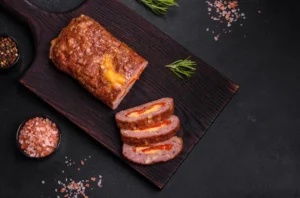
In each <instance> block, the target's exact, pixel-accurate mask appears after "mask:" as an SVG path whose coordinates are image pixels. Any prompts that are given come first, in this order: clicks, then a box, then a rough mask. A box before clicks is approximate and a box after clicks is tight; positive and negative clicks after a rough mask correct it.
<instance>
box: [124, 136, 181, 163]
mask: <svg viewBox="0 0 300 198" xmlns="http://www.w3.org/2000/svg"><path fill="white" fill-rule="evenodd" d="M182 148H183V141H182V139H181V138H180V137H176V136H174V137H172V138H171V139H169V140H166V141H164V142H160V143H156V144H152V145H149V146H146V147H145V146H144V147H136V146H131V145H128V144H124V145H123V156H124V157H125V158H126V159H128V160H130V161H132V162H135V163H137V164H143V165H149V164H155V163H158V162H167V161H169V160H171V159H173V158H175V157H176V156H178V155H179V154H180V152H181V151H182Z"/></svg>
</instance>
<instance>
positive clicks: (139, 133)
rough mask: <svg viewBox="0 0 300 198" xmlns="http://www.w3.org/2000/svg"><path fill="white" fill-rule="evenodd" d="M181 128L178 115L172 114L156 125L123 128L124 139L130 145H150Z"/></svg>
mask: <svg viewBox="0 0 300 198" xmlns="http://www.w3.org/2000/svg"><path fill="white" fill-rule="evenodd" d="M179 128H180V121H179V119H178V117H177V116H174V115H172V116H171V117H169V118H168V119H166V120H163V121H161V122H159V123H157V124H155V125H152V126H149V127H144V128H139V129H135V130H130V129H121V137H122V141H123V142H124V143H126V144H130V145H149V144H154V143H157V142H162V141H165V140H167V139H170V138H171V137H173V136H174V135H175V134H176V133H177V132H178V130H179Z"/></svg>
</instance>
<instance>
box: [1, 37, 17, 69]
mask: <svg viewBox="0 0 300 198" xmlns="http://www.w3.org/2000/svg"><path fill="white" fill-rule="evenodd" d="M0 37H8V38H11V39H12V40H13V41H14V42H15V43H16V46H17V49H18V57H17V58H16V60H15V61H14V63H13V64H11V65H9V66H7V67H0V71H5V70H8V69H11V68H13V67H15V66H16V65H17V64H18V62H19V60H20V57H21V52H20V47H19V43H18V41H17V40H16V39H15V38H14V37H13V36H9V35H7V34H0Z"/></svg>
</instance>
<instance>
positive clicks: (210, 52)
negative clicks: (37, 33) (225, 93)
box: [0, 0, 300, 198]
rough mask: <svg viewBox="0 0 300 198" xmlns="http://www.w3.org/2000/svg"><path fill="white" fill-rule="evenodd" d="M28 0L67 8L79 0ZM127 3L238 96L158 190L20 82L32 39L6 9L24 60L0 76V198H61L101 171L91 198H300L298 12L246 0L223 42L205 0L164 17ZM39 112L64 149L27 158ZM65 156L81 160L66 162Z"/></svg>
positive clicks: (4, 16)
mask: <svg viewBox="0 0 300 198" xmlns="http://www.w3.org/2000/svg"><path fill="white" fill-rule="evenodd" d="M31 2H33V3H35V4H37V5H39V6H40V7H42V8H44V9H46V10H50V11H66V10H69V9H71V8H74V7H76V6H77V5H78V4H80V3H81V2H82V0H72V1H71V0H31ZM121 2H122V3H124V4H126V5H127V6H128V7H130V8H131V9H132V10H133V11H134V12H137V13H138V14H140V15H141V16H143V17H144V18H146V19H147V20H148V21H149V22H151V23H153V24H154V25H155V26H157V27H158V28H159V29H161V30H162V31H164V32H166V33H167V34H168V35H170V36H171V37H172V38H174V39H175V40H176V41H178V42H179V43H180V44H182V45H183V46H185V47H186V48H187V49H189V50H190V51H191V52H193V53H194V54H196V55H197V56H199V57H200V58H202V59H203V60H204V61H206V62H208V63H210V64H211V65H212V66H213V67H214V68H216V69H217V70H219V71H220V72H221V73H223V74H224V75H226V76H227V77H229V78H230V79H232V80H233V81H235V82H237V83H238V84H239V85H240V89H239V91H238V93H237V94H236V95H235V97H234V98H233V99H232V100H231V102H230V103H229V104H228V105H227V107H226V108H225V110H224V111H223V112H222V113H221V115H220V116H219V117H218V118H217V120H216V121H215V122H214V124H213V125H212V126H211V127H210V129H209V130H208V132H207V133H206V135H205V136H204V137H203V138H202V140H201V141H200V142H199V143H198V145H197V146H196V148H195V149H194V150H193V152H192V153H191V154H190V155H189V156H188V158H187V159H186V161H185V162H184V163H183V164H182V166H181V167H180V168H179V170H178V171H177V173H176V174H175V175H174V176H173V178H172V179H171V180H170V181H169V183H168V184H167V185H166V187H165V188H164V189H163V190H162V191H160V190H158V189H157V188H155V187H154V186H153V185H152V184H150V183H149V182H148V181H146V180H145V179H144V178H143V177H142V176H140V175H138V174H137V173H136V172H135V171H133V170H132V169H131V168H130V167H129V166H127V165H126V164H125V163H124V162H122V161H121V160H119V159H117V158H116V157H114V156H113V155H112V154H111V153H110V152H109V151H107V150H106V149H105V148H103V147H102V146H101V145H99V144H98V143H97V142H96V141H94V140H93V139H92V138H91V137H89V136H88V135H86V134H85V133H84V132H83V131H82V130H80V129H79V128H77V127H76V126H75V125H73V124H72V123H71V122H70V121H68V120H67V119H66V118H64V117H63V116H62V115H60V114H59V113H57V112H56V111H55V110H53V109H52V108H51V107H49V106H48V105H47V104H45V103H44V102H43V101H42V100H41V99H39V98H38V97H36V96H35V95H34V94H32V93H31V92H29V91H28V90H27V89H25V88H24V87H22V86H21V85H20V84H19V82H18V79H19V78H20V76H21V75H22V74H23V73H24V72H25V71H26V69H27V68H28V67H30V62H31V60H32V58H33V56H34V49H33V39H32V36H31V33H30V31H29V29H28V27H27V26H26V24H23V23H21V22H20V21H18V20H17V19H16V18H15V17H14V16H13V15H11V14H10V13H8V12H6V11H5V10H4V9H2V8H0V34H1V33H6V34H9V35H12V36H14V37H15V38H16V39H17V40H18V41H19V44H20V50H21V55H22V56H21V60H22V62H21V65H20V66H19V67H17V68H14V69H13V70H11V71H9V72H1V73H0V91H1V92H0V167H1V168H0V197H1V198H35V197H57V196H58V195H59V196H60V197H62V195H61V194H59V193H56V192H55V189H56V188H57V189H60V188H59V185H58V184H57V182H58V181H60V180H62V181H64V179H65V178H70V177H71V178H73V179H75V180H76V179H77V180H78V179H89V178H90V177H92V176H98V175H102V176H103V182H102V185H103V187H102V188H97V189H94V190H93V191H89V192H88V195H89V197H154V196H155V197H172V198H173V197H213V198H214V197H220V198H223V197H285V198H286V197H300V177H299V175H300V144H299V142H300V133H299V129H300V114H299V109H300V103H299V101H300V92H299V90H300V82H299V78H300V67H299V59H300V58H299V57H300V50H299V44H300V42H299V38H298V36H299V35H300V34H299V33H300V31H299V27H297V25H299V21H298V19H297V7H296V6H294V5H293V4H292V2H291V1H289V3H287V2H286V3H285V2H284V1H282V2H279V1H271V0H240V9H241V12H244V13H245V14H246V19H245V20H243V26H242V27H241V26H240V25H234V26H233V27H232V32H231V33H230V34H228V35H225V36H224V35H223V34H222V35H221V37H220V39H219V41H217V42H216V41H215V40H214V39H213V36H212V33H211V32H207V31H206V29H207V28H210V29H212V28H215V26H216V25H215V23H213V21H212V20H211V19H210V17H209V16H208V13H207V4H206V0H188V1H186V0H178V3H179V4H180V7H179V8H172V9H171V10H170V12H169V13H168V14H167V15H166V16H164V17H158V16H155V15H154V14H153V13H151V12H150V11H149V10H148V9H145V8H144V7H143V6H142V5H140V4H139V3H138V2H137V1H135V0H122V1H121ZM258 11H261V14H259V13H258ZM116 14H117V13H116ZM198 72H201V71H198ZM36 114H47V115H49V116H51V117H53V118H54V119H56V120H58V123H59V124H60V125H61V128H62V131H63V140H62V144H61V147H60V149H59V150H58V152H57V153H55V156H52V157H50V158H49V159H47V160H43V161H35V160H29V159H26V158H24V157H23V156H22V155H21V154H20V153H19V152H18V150H17V148H16V144H15V135H16V130H17V128H18V125H19V124H20V123H21V122H22V121H23V120H24V119H25V118H27V117H28V116H32V115H36ZM89 156H91V158H89ZM66 157H68V159H69V158H71V159H72V160H73V161H74V162H76V164H75V165H74V166H72V167H68V166H66V164H65V161H66ZM84 159H87V161H86V163H85V165H84V166H81V165H80V161H81V160H84ZM77 167H80V168H81V171H77ZM63 171H64V173H63ZM43 182H44V183H45V184H43Z"/></svg>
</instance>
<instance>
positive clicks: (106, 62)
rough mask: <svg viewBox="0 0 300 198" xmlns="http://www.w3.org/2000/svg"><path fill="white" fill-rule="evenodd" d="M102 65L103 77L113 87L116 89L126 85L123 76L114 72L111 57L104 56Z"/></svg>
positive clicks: (108, 55)
mask: <svg viewBox="0 0 300 198" xmlns="http://www.w3.org/2000/svg"><path fill="white" fill-rule="evenodd" d="M102 65H103V67H104V77H105V78H106V80H108V81H109V82H110V83H111V84H112V86H113V87H116V88H118V87H121V86H122V85H124V84H125V83H126V79H125V78H124V76H123V75H121V74H119V73H117V72H116V71H115V65H114V63H113V57H112V55H110V54H104V55H103V64H102Z"/></svg>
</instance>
